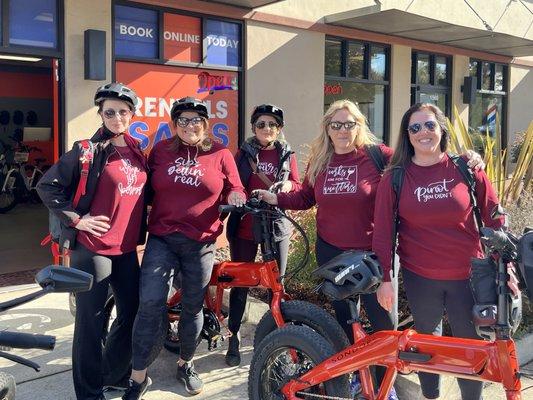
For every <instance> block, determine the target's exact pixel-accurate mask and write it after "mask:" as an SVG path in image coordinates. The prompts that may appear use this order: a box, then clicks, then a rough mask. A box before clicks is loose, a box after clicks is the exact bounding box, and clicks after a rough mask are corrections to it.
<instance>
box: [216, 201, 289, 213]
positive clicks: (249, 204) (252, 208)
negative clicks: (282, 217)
mask: <svg viewBox="0 0 533 400" xmlns="http://www.w3.org/2000/svg"><path fill="white" fill-rule="evenodd" d="M218 211H219V212H221V213H230V212H234V211H237V212H241V213H243V214H247V213H252V214H259V213H261V212H268V213H275V211H274V210H273V209H272V206H270V205H269V204H268V203H265V202H264V201H262V200H259V199H257V198H255V197H252V198H250V199H249V200H248V201H246V203H244V204H243V205H242V206H240V207H237V206H233V205H231V204H223V205H220V206H218ZM280 214H281V213H280Z"/></svg>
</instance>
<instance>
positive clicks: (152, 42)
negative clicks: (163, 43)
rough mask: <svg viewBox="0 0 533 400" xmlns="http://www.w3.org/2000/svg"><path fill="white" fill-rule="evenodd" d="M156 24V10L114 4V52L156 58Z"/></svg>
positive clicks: (157, 33)
mask: <svg viewBox="0 0 533 400" xmlns="http://www.w3.org/2000/svg"><path fill="white" fill-rule="evenodd" d="M157 26H158V24H157V12H156V11H154V10H145V9H141V8H134V7H127V6H115V54H116V55H117V56H126V57H142V58H157V57H158V40H159V31H158V28H157Z"/></svg>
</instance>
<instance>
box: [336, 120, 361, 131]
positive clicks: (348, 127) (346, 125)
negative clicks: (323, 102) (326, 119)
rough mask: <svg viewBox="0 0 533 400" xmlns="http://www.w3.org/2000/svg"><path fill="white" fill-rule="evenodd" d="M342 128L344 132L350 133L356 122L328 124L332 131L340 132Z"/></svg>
mask: <svg viewBox="0 0 533 400" xmlns="http://www.w3.org/2000/svg"><path fill="white" fill-rule="evenodd" d="M343 126H344V129H345V130H347V131H351V130H352V129H353V128H355V127H356V126H357V122H355V121H346V122H339V121H331V122H330V123H329V127H330V128H331V129H333V130H334V131H340V130H341V128H342V127H343Z"/></svg>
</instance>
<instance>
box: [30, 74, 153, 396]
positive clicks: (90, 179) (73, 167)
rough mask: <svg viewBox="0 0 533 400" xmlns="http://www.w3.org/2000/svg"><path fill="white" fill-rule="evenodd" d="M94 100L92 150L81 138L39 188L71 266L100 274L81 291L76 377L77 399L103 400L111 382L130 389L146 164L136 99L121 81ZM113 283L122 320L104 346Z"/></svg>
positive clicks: (74, 363)
mask: <svg viewBox="0 0 533 400" xmlns="http://www.w3.org/2000/svg"><path fill="white" fill-rule="evenodd" d="M94 103H95V104H96V105H97V106H98V114H99V116H100V117H101V119H102V127H101V128H100V129H99V130H98V131H97V132H96V133H95V134H94V136H93V137H92V138H91V140H90V142H86V144H87V146H88V149H89V150H85V149H84V147H83V146H82V144H81V142H76V143H75V144H74V146H73V149H72V150H70V151H69V152H67V153H65V155H63V156H62V157H61V158H60V159H59V161H58V162H57V163H56V164H54V165H53V166H52V167H51V168H50V169H49V170H48V171H47V172H46V173H45V174H44V176H43V177H42V178H41V179H40V180H39V184H38V185H37V191H38V193H39V196H41V199H42V200H43V203H44V204H45V205H46V206H47V207H48V208H49V209H50V211H51V212H52V213H53V214H54V215H55V216H57V217H58V218H59V220H60V221H61V224H60V225H61V233H60V237H59V244H60V246H61V247H62V248H64V249H69V250H70V264H71V266H72V267H73V268H77V269H81V270H83V271H85V272H89V273H90V274H92V275H93V276H94V283H93V286H92V288H91V290H90V291H88V292H80V293H77V294H76V320H75V324H74V339H73V343H72V374H73V376H74V389H75V391H76V397H77V399H78V400H89V399H90V400H93V399H98V400H103V399H105V397H104V395H103V393H102V389H103V386H104V385H106V384H108V385H110V386H121V387H125V386H127V377H128V376H129V374H130V368H131V332H132V327H133V322H134V320H135V314H136V312H137V306H138V293H139V261H138V258H137V252H136V246H137V244H142V243H144V239H145V237H146V223H145V221H146V206H145V205H146V202H145V199H144V198H145V196H144V186H145V183H146V179H147V163H146V159H145V157H144V155H143V154H142V152H141V150H140V148H139V145H138V143H137V141H136V140H134V139H133V138H132V137H131V136H130V135H129V134H128V127H129V125H130V122H131V120H132V118H133V116H134V112H135V108H136V106H137V103H138V100H137V96H136V94H135V92H133V91H132V90H131V89H129V88H128V87H126V86H124V85H122V84H120V83H110V84H107V85H104V86H102V87H100V88H99V89H98V90H97V91H96V94H95V97H94ZM83 157H86V158H90V159H91V160H90V161H91V165H90V169H89V173H88V176H87V180H86V188H85V189H86V190H85V194H83V195H82V196H81V197H80V198H79V201H78V203H77V205H76V207H74V206H73V197H74V194H75V193H76V191H77V187H78V185H79V182H80V163H81V159H82V158H83ZM110 285H111V287H112V289H113V294H114V297H115V302H116V305H117V318H116V320H115V321H114V323H113V325H112V328H111V331H110V332H109V334H108V335H107V338H106V343H105V346H104V348H103V350H102V332H103V330H104V323H105V321H104V320H105V317H104V316H105V312H104V307H105V304H106V301H107V297H108V290H109V286H110Z"/></svg>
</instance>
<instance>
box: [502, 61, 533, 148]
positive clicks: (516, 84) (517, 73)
mask: <svg viewBox="0 0 533 400" xmlns="http://www.w3.org/2000/svg"><path fill="white" fill-rule="evenodd" d="M509 70H510V72H509V74H510V81H509V109H508V119H507V120H508V127H509V129H508V137H509V143H512V142H513V138H514V135H515V133H516V132H520V131H524V130H526V129H527V127H528V125H529V123H530V122H531V121H533V67H518V66H511V68H509Z"/></svg>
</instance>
